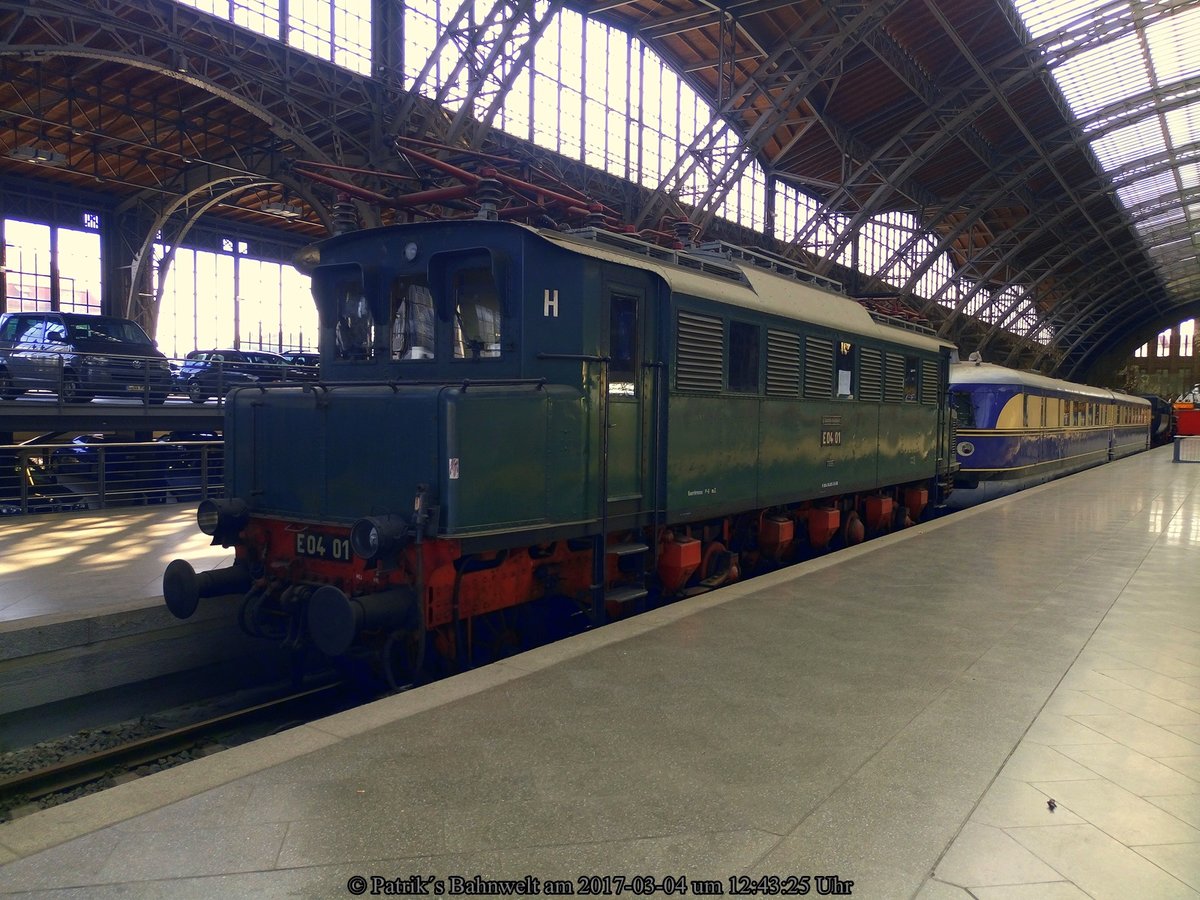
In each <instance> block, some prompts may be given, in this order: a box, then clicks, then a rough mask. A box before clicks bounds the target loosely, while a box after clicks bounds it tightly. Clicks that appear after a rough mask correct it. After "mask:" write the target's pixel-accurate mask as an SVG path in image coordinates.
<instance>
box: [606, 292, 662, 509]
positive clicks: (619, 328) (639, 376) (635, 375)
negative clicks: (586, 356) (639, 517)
mask: <svg viewBox="0 0 1200 900" xmlns="http://www.w3.org/2000/svg"><path fill="white" fill-rule="evenodd" d="M651 290H652V289H651V288H650V286H649V285H647V284H646V283H643V282H639V281H637V280H635V279H628V280H621V281H616V280H606V281H605V283H604V292H603V316H604V320H605V322H606V327H607V335H606V338H607V340H606V344H607V353H606V355H607V357H608V364H607V371H608V383H607V397H606V398H605V399H606V405H607V419H608V465H607V468H608V473H607V475H608V479H607V480H608V501H609V515H610V516H620V515H625V514H636V513H638V512H641V511H643V510H645V509H649V508H651V507H652V506H653V497H654V484H653V469H652V466H651V463H650V455H651V449H652V444H653V437H654V432H653V423H652V419H651V415H652V411H653V409H654V395H655V392H656V390H657V374H658V371H659V369H658V367H656V366H655V365H654V363H655V361H656V360H655V359H654V356H655V348H656V343H655V341H654V333H655V332H654V327H653V315H652V312H653V310H652V308H651V306H650V303H651V298H652V296H653V294H652V293H651Z"/></svg>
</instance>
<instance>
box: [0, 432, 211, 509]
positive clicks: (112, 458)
mask: <svg viewBox="0 0 1200 900" xmlns="http://www.w3.org/2000/svg"><path fill="white" fill-rule="evenodd" d="M224 468H225V455H224V444H223V442H222V441H220V440H210V439H189V438H188V437H187V436H183V435H164V436H163V437H161V438H158V439H156V440H153V441H141V442H117V441H112V440H106V439H105V438H104V436H100V435H83V436H82V437H80V438H76V439H75V440H74V441H71V442H70V443H59V444H9V445H0V517H7V516H15V515H24V514H29V513H48V512H71V511H75V510H84V509H107V508H110V507H122V506H134V505H138V506H140V505H146V504H161V503H192V502H196V501H198V500H202V499H205V498H207V497H219V496H221V494H222V493H223V490H224V474H225V472H224Z"/></svg>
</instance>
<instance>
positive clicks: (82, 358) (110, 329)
mask: <svg viewBox="0 0 1200 900" xmlns="http://www.w3.org/2000/svg"><path fill="white" fill-rule="evenodd" d="M28 390H44V391H53V392H54V393H56V394H58V396H59V399H61V400H62V401H63V402H64V403H86V402H87V401H89V400H91V399H92V398H93V397H97V396H105V397H134V396H136V397H138V399H143V398H144V399H149V401H150V402H151V403H162V402H163V401H164V400H166V399H167V394H168V393H169V392H170V390H171V368H170V366H169V365H168V363H167V358H166V357H165V356H164V355H163V354H162V353H160V352H159V350H158V348H157V347H156V346H155V345H154V341H152V340H150V338H149V337H147V335H146V332H144V331H142V329H141V327H140V326H139V325H138V324H137V323H136V322H133V321H132V320H130V319H119V318H117V317H115V316H88V315H84V314H82V313H57V312H15V313H6V314H5V315H3V316H0V399H4V400H12V399H14V398H16V397H18V396H20V395H21V394H23V393H25V391H28Z"/></svg>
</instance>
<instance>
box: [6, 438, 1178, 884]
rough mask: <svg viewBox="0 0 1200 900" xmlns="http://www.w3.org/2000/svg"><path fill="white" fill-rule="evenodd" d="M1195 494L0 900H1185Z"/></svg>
mask: <svg viewBox="0 0 1200 900" xmlns="http://www.w3.org/2000/svg"><path fill="white" fill-rule="evenodd" d="M1198 488H1200V466H1195V465H1183V464H1172V463H1171V462H1170V452H1169V450H1168V451H1155V452H1152V453H1148V454H1142V455H1140V456H1138V457H1135V458H1132V459H1128V460H1122V461H1119V462H1117V463H1114V464H1112V465H1110V466H1106V467H1104V468H1102V469H1098V470H1093V471H1091V472H1086V473H1082V474H1080V475H1077V476H1073V477H1071V478H1068V479H1064V480H1062V481H1059V482H1056V483H1054V484H1052V485H1046V486H1043V487H1040V488H1036V489H1034V490H1032V491H1027V492H1025V493H1023V494H1021V495H1018V496H1016V497H1013V498H1007V499H1005V500H1001V501H998V502H996V503H993V504H989V505H988V506H987V507H985V508H981V509H978V510H973V511H970V512H967V513H964V514H959V515H956V516H954V517H953V518H952V519H948V520H944V521H943V522H940V523H936V524H934V525H930V526H919V527H918V528H914V529H910V530H908V531H907V532H904V533H903V534H900V535H894V536H891V537H888V538H884V539H881V540H879V541H875V542H872V543H871V544H868V545H864V546H863V547H859V548H855V549H854V550H851V551H846V552H843V553H841V554H837V555H835V556H833V557H829V558H825V559H822V560H817V561H814V562H812V563H806V564H804V565H801V566H798V567H795V568H793V569H791V570H789V571H787V572H783V573H777V574H775V575H771V576H767V577H765V578H763V579H760V580H757V581H755V582H753V583H751V584H744V585H738V586H734V587H732V588H729V589H727V590H724V591H721V592H717V593H715V594H710V595H707V596H704V597H698V598H695V599H693V600H690V601H687V602H684V603H679V604H675V605H672V606H670V607H667V608H664V609H661V610H656V611H654V612H652V613H649V614H647V615H645V616H641V617H638V618H636V619H633V620H629V621H626V622H621V623H617V624H615V625H612V626H609V627H607V628H604V629H600V630H598V631H595V632H591V633H588V634H585V635H581V636H579V637H578V638H574V639H571V640H568V641H564V642H561V643H559V644H555V645H553V646H550V647H545V648H542V649H540V650H536V651H533V652H531V653H527V654H523V655H522V656H520V657H515V658H513V659H511V660H506V661H505V662H503V663H500V664H497V665H495V666H490V667H487V668H484V669H480V670H477V671H475V672H470V673H466V674H464V675H461V676H458V677H456V678H453V679H449V680H447V681H444V682H441V683H438V684H434V685H430V686H428V687H424V688H421V689H418V690H415V691H410V692H407V693H404V694H400V695H397V696H395V697H391V698H388V699H387V700H384V701H380V702H378V703H375V704H372V705H370V706H368V707H364V708H361V709H359V710H354V711H351V712H348V713H343V714H341V715H339V716H334V717H331V718H329V719H325V720H322V721H320V722H315V723H311V724H309V725H306V726H302V727H299V728H296V729H293V730H291V731H288V732H285V733H283V734H281V735H278V736H275V737H272V738H269V739H267V740H265V741H261V742H258V743H257V744H254V745H249V746H246V747H241V748H236V749H234V750H231V751H228V752H226V753H222V754H218V755H216V756H213V757H209V758H207V759H204V760H200V761H197V762H193V763H189V764H188V765H185V766H182V767H180V768H178V769H175V770H172V771H170V772H165V773H160V774H157V775H153V776H150V777H148V778H144V779H141V780H140V781H137V782H133V783H130V784H125V785H122V786H121V787H118V788H115V789H113V790H112V791H108V792H106V793H104V794H101V795H97V796H94V797H90V798H86V799H84V800H80V801H76V802H74V803H71V804H67V805H65V806H63V807H59V808H58V809H55V810H48V811H45V812H42V813H38V814H35V815H33V816H29V817H27V818H24V819H21V820H18V821H16V822H14V823H11V824H8V825H4V826H0V862H7V864H6V865H0V891H2V892H6V893H16V894H28V895H34V896H39V897H88V898H93V897H100V898H105V897H162V896H168V897H215V896H238V897H241V896H266V897H344V896H348V892H347V884H348V880H349V879H351V878H353V877H355V876H363V877H370V876H372V875H380V876H384V877H387V878H394V879H406V878H408V877H410V876H436V877H438V878H442V879H448V878H449V877H450V876H451V875H462V876H465V877H467V878H470V877H472V876H474V875H479V876H481V877H483V878H489V879H500V878H519V877H521V876H522V875H533V876H536V877H538V878H540V879H547V878H568V879H571V880H572V883H573V884H576V885H577V884H578V883H577V882H575V881H574V879H576V878H577V877H578V876H580V875H585V874H597V875H604V874H611V875H625V876H634V875H639V874H643V875H651V876H655V877H657V878H659V879H661V878H663V877H665V876H684V877H687V878H689V879H720V882H721V884H722V886H723V887H724V889H725V893H726V894H727V895H728V894H729V893H730V891H729V888H730V886H731V885H730V882H729V880H728V879H730V878H731V877H734V878H736V877H737V876H740V875H748V876H758V875H762V874H767V875H778V876H781V877H783V876H787V875H796V876H798V877H800V876H805V875H807V876H810V877H814V876H818V875H822V876H828V875H836V876H838V877H839V878H840V879H841V880H842V881H843V882H849V881H853V882H854V883H853V886H852V887H851V890H852V894H851V896H855V897H867V898H893V897H894V898H912V897H918V898H921V900H931V898H932V900H941V898H966V897H972V896H973V897H980V898H1050V900H1056V898H1070V897H1098V898H1108V897H1113V898H1116V897H1121V898H1171V897H1197V898H1200V876H1198V873H1197V868H1196V867H1197V860H1200V821H1198V818H1197V817H1198V810H1197V805H1198V803H1200V771H1198V770H1197V766H1198V764H1200V733H1198V730H1200V729H1198V726H1197V723H1196V721H1195V716H1196V713H1197V711H1198V709H1200V707H1198V705H1197V704H1198V693H1200V592H1198V591H1197V589H1196V586H1195V580H1196V572H1197V565H1196V559H1197V553H1198V552H1200V490H1198ZM1051 797H1052V798H1054V799H1055V800H1056V804H1057V805H1056V808H1055V809H1054V811H1051V810H1050V809H1049V808H1048V806H1047V800H1048V799H1049V798H1051ZM825 884H826V886H828V882H826V883H825ZM695 885H696V882H695V881H693V882H692V886H693V887H695ZM810 885H811V887H813V888H814V890H811V891H810V896H811V895H816V890H815V887H816V884H815V882H810ZM489 895H494V894H489ZM660 895H662V894H660ZM694 895H695V891H694V890H693V891H691V892H689V896H694ZM626 896H632V894H630V893H629V892H626Z"/></svg>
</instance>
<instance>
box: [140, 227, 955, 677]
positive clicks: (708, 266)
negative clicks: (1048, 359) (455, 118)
mask: <svg viewBox="0 0 1200 900" xmlns="http://www.w3.org/2000/svg"><path fill="white" fill-rule="evenodd" d="M833 287H834V286H833V285H830V284H828V283H825V282H823V281H822V280H821V279H819V278H816V277H815V276H811V275H807V274H805V273H803V272H801V271H799V270H796V269H794V268H793V267H792V266H791V265H790V264H789V263H787V262H786V261H785V260H782V259H780V258H777V257H773V256H769V255H766V254H762V253H755V252H749V251H743V250H736V249H734V248H731V247H728V246H726V245H703V246H698V247H688V248H682V249H668V248H664V247H661V246H658V245H654V244H648V243H645V242H643V241H640V240H637V239H635V238H632V237H629V236H626V235H623V234H617V233H613V232H609V231H604V230H584V231H580V232H574V233H564V232H559V231H554V230H545V229H535V228H531V227H527V226H524V225H518V224H514V223H507V222H500V221H494V220H492V221H490V220H486V219H478V220H465V221H464V220H460V221H450V222H430V223H419V224H409V225H395V226H389V227H386V228H380V229H374V230H368V231H359V232H353V233H349V234H344V235H340V236H337V237H333V238H330V239H329V240H326V241H324V242H323V243H321V244H320V245H319V262H316V264H315V266H314V267H313V268H312V290H313V295H314V297H315V299H316V303H317V308H318V311H319V318H320V327H321V336H320V347H321V364H320V377H319V379H318V380H316V381H307V382H304V383H295V384H262V385H255V386H252V387H244V388H237V389H236V390H234V392H233V393H231V394H230V395H229V397H228V399H227V408H226V424H225V465H226V498H225V499H223V500H220V501H206V502H205V503H203V504H202V505H201V507H200V509H199V512H198V520H199V524H200V527H201V528H202V530H204V531H205V532H206V533H207V534H211V535H212V536H213V540H214V542H219V543H221V544H223V545H226V546H233V547H234V548H235V562H234V564H233V565H232V566H230V567H229V568H226V569H221V570H216V571H212V572H204V573H200V574H197V573H196V572H194V570H193V569H192V567H191V566H190V565H189V564H188V563H187V562H185V561H182V560H176V561H175V562H173V563H171V565H170V566H169V567H168V569H167V572H166V574H165V576H164V596H165V599H166V602H167V605H168V606H169V607H170V609H171V610H172V612H174V613H175V614H176V615H177V616H180V617H182V618H186V617H187V616H190V615H191V614H192V612H193V611H194V610H195V609H196V606H197V603H198V602H199V600H200V599H201V598H203V597H209V596H227V595H231V594H232V595H235V596H240V598H241V599H240V602H241V603H242V622H243V624H244V625H245V627H247V629H248V630H250V631H251V632H253V633H256V634H260V635H263V636H267V637H275V638H278V639H281V640H285V641H288V642H290V643H291V644H292V645H293V646H311V647H315V648H317V649H318V650H320V651H321V652H323V653H326V654H329V655H332V656H337V655H341V654H344V653H347V652H348V651H351V650H354V651H356V652H357V651H358V650H361V649H363V648H370V649H372V651H380V652H381V653H382V657H383V659H384V664H385V669H387V670H388V672H389V677H394V678H396V679H400V680H402V679H403V678H404V677H405V676H406V675H408V674H411V671H412V670H413V669H415V668H417V667H419V665H420V662H421V659H422V657H423V655H424V653H425V650H426V647H427V646H431V647H433V648H434V649H435V650H437V651H438V652H440V653H441V654H443V655H446V656H448V657H451V658H457V659H459V660H464V659H470V658H471V654H472V652H473V650H474V648H473V647H472V646H471V645H472V641H473V636H475V635H477V634H478V633H480V629H479V628H477V627H476V626H480V627H482V624H483V623H484V622H485V621H486V619H487V617H489V616H494V615H496V614H498V613H502V612H503V611H505V610H510V609H513V608H516V607H519V606H522V605H524V604H528V603H530V602H531V601H537V600H539V599H544V598H548V597H554V598H560V599H565V600H568V601H569V602H570V603H572V604H574V605H575V606H576V607H577V608H578V609H579V610H580V611H582V612H583V613H585V614H586V617H587V619H588V621H590V622H591V623H596V624H598V623H600V622H602V621H604V620H605V619H606V618H608V617H612V616H619V615H624V614H626V613H627V612H628V611H630V610H634V609H638V608H640V607H641V606H643V605H644V604H645V603H647V602H657V601H659V600H664V599H670V598H673V597H678V596H681V595H684V594H688V593H693V592H698V591H703V590H706V589H711V588H712V587H715V586H717V585H720V584H723V583H726V582H728V581H731V580H733V579H736V578H737V577H738V576H739V573H740V571H741V570H742V569H744V568H746V567H748V566H755V565H762V564H774V563H778V562H783V561H787V560H789V559H791V558H795V556H796V555H797V554H799V553H805V552H807V553H811V552H817V551H820V550H823V549H824V548H826V547H828V546H830V545H831V544H852V543H856V542H857V541H859V540H862V539H863V538H864V536H866V535H869V534H871V533H878V532H883V531H888V530H891V529H892V528H895V527H901V526H903V525H906V524H910V523H911V522H912V521H914V520H917V519H919V518H920V516H921V515H922V513H923V511H924V510H925V509H927V508H929V507H930V506H931V505H932V504H934V503H937V502H938V501H939V499H940V497H941V494H942V492H943V491H944V490H946V488H947V485H948V484H950V483H951V481H952V478H953V471H952V470H953V459H954V454H953V451H952V448H953V436H952V426H951V421H950V417H949V412H948V408H947V404H946V397H947V383H948V368H949V359H950V351H951V350H952V347H951V345H949V344H948V343H945V342H943V341H940V340H938V339H936V338H935V337H933V336H932V335H930V334H929V333H927V332H924V331H923V330H921V329H918V328H915V327H907V328H906V327H900V326H899V325H898V324H895V323H890V322H888V321H883V320H881V319H879V318H878V317H874V316H873V315H872V314H871V313H869V312H868V311H867V310H866V309H865V308H864V307H863V306H861V305H860V304H858V303H856V302H854V301H852V300H849V299H847V298H846V297H844V296H842V295H840V294H839V293H837V292H836V291H835V290H833V289H832V288H833Z"/></svg>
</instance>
